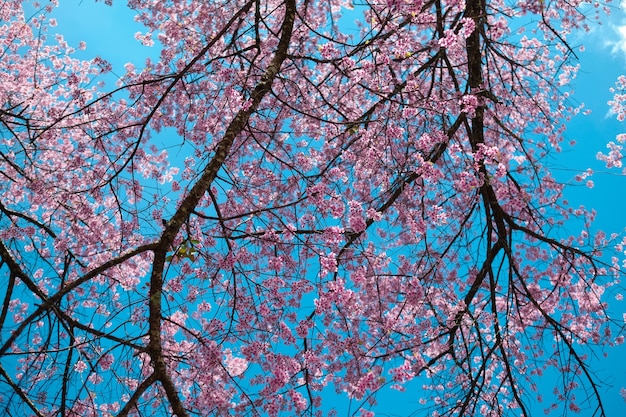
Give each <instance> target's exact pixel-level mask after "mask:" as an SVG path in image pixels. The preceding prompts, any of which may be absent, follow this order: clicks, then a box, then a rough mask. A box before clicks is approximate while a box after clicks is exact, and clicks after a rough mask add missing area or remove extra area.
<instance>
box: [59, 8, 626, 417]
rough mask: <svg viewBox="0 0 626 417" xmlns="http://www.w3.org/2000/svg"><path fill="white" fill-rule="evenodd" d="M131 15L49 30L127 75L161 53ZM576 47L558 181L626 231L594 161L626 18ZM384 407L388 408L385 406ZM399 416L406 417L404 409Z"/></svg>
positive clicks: (88, 16)
mask: <svg viewBox="0 0 626 417" xmlns="http://www.w3.org/2000/svg"><path fill="white" fill-rule="evenodd" d="M615 6H617V5H615ZM133 15H134V13H133V12H132V11H130V10H129V9H127V8H126V7H125V5H124V4H123V3H122V2H121V1H117V2H116V3H114V6H113V7H109V6H106V5H105V4H104V3H102V2H100V3H94V2H93V1H91V0H82V1H77V0H68V1H62V2H61V6H60V8H59V9H58V10H57V11H55V16H56V18H57V21H58V26H57V27H56V28H53V29H52V31H53V32H58V33H61V34H63V35H64V36H65V38H66V40H67V41H68V42H69V43H70V45H73V46H76V47H77V46H78V43H79V41H81V40H84V41H86V42H87V50H86V51H82V52H79V55H78V56H80V57H81V58H91V57H94V56H101V57H103V58H105V59H107V60H108V61H109V62H111V63H112V65H113V68H114V72H116V73H117V74H122V73H123V65H124V64H125V63H126V62H130V61H132V62H134V63H136V64H137V67H141V66H142V62H143V61H144V59H145V57H146V56H148V55H152V56H153V57H155V58H156V55H157V54H158V50H157V49H156V48H148V47H144V46H141V45H140V44H139V43H138V42H137V41H135V39H134V34H135V32H137V31H140V30H142V27H141V26H140V25H138V24H136V23H135V22H134V21H133ZM573 43H574V44H584V45H585V47H586V51H585V52H582V53H579V54H578V55H579V58H580V66H581V69H580V72H579V74H578V77H577V78H576V80H575V81H574V84H573V86H574V89H575V90H576V94H575V96H574V97H573V99H572V100H573V102H574V103H580V102H583V103H585V107H586V108H588V109H590V110H591V111H592V113H591V114H590V115H588V116H584V115H582V114H581V115H579V116H576V117H575V118H574V119H573V120H572V122H571V123H570V125H569V128H568V130H567V133H566V136H567V139H572V140H576V142H577V145H576V147H574V148H570V147H569V146H566V145H564V147H563V149H564V151H563V153H562V154H561V155H560V156H559V157H558V158H557V159H556V160H555V161H554V168H555V170H554V175H555V176H556V177H557V178H558V179H560V180H563V181H570V180H572V179H573V177H574V176H575V175H576V174H578V173H580V172H583V171H584V170H586V169H587V168H592V169H593V170H594V172H595V174H594V175H593V177H592V180H593V181H594V183H595V186H594V188H593V189H589V188H587V187H585V186H584V184H578V185H576V184H574V185H573V186H572V187H570V188H569V189H568V190H567V192H566V197H567V198H568V199H569V200H570V202H571V204H572V205H573V206H577V205H579V204H584V205H585V206H587V207H588V208H589V207H593V208H595V209H596V210H597V212H598V215H597V221H596V223H595V225H594V228H596V229H601V230H604V231H606V232H609V233H610V232H622V231H624V229H625V228H626V177H625V176H623V175H621V172H620V171H619V170H613V171H609V170H607V169H605V168H604V166H603V164H602V163H601V162H599V161H597V160H596V158H595V155H596V153H597V152H598V151H603V150H605V149H606V148H605V145H606V143H607V142H608V141H610V140H614V138H615V136H616V135H617V134H618V133H621V132H626V125H625V124H620V123H619V122H617V121H616V120H615V117H614V116H612V115H610V114H609V111H608V110H609V107H608V105H607V101H608V100H610V99H611V93H610V92H609V88H610V87H611V86H612V85H613V83H614V81H615V79H616V78H617V76H619V75H621V74H624V73H626V15H624V14H623V13H621V12H620V11H619V10H618V9H615V10H614V12H613V14H612V15H611V16H610V18H608V19H605V20H604V24H603V25H601V26H600V25H592V30H591V32H590V33H587V34H584V35H579V37H578V38H576V39H575V40H574V42H573ZM155 140H156V141H158V138H156V139H155ZM572 182H573V181H572ZM573 227H576V226H573ZM577 232H578V230H574V231H573V233H577ZM609 301H611V302H612V310H613V311H614V312H615V313H616V314H615V315H616V317H617V318H621V317H622V313H623V312H626V303H625V302H621V303H619V302H617V301H616V300H615V299H614V296H612V295H611V296H609ZM607 353H608V357H607V358H602V357H601V356H602V352H598V355H599V356H600V358H599V359H596V360H594V364H595V369H596V371H597V375H598V376H599V377H600V379H601V380H602V381H605V382H606V383H607V384H611V385H613V388H608V387H604V388H602V391H603V392H605V401H606V406H607V415H608V416H609V417H621V416H623V415H624V414H623V412H624V411H623V410H624V409H626V403H625V402H624V401H623V400H622V399H621V397H620V396H619V388H620V387H622V386H624V387H626V361H625V360H624V358H626V347H623V346H622V347H620V348H618V349H608V350H607ZM393 398H394V397H389V398H388V399H387V402H389V403H390V404H391V403H392V402H393V401H395V400H394V399H393ZM395 398H397V397H395ZM382 400H383V403H384V402H385V399H384V398H383V399H382ZM395 404H396V405H397V402H396V403H395ZM407 406H409V404H407ZM410 406H411V408H410V409H407V410H406V411H407V412H410V411H414V407H415V406H416V404H411V405H410ZM395 411H396V412H395V413H396V414H400V415H401V414H403V413H402V411H401V410H399V409H397V410H395ZM390 414H394V413H390Z"/></svg>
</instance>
